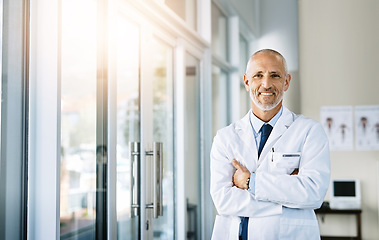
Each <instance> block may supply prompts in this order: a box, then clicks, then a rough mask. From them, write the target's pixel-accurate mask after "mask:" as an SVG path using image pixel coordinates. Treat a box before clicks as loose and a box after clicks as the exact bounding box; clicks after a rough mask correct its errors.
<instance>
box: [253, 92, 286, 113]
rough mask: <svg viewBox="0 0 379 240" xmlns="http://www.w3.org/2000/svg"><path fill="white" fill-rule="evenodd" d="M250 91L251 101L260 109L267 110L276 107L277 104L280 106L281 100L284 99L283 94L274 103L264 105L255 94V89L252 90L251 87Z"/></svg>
mask: <svg viewBox="0 0 379 240" xmlns="http://www.w3.org/2000/svg"><path fill="white" fill-rule="evenodd" d="M249 93H250V98H251V101H253V103H254V104H255V106H257V107H258V108H259V109H260V110H262V111H265V112H267V111H270V110H272V109H274V108H275V107H276V106H278V104H279V103H280V101H281V100H282V99H283V94H282V95H281V96H278V98H277V99H276V100H275V101H274V102H273V103H272V104H268V105H267V104H266V105H263V104H262V103H260V102H259V100H258V99H257V98H255V96H254V95H253V91H251V89H250V91H249Z"/></svg>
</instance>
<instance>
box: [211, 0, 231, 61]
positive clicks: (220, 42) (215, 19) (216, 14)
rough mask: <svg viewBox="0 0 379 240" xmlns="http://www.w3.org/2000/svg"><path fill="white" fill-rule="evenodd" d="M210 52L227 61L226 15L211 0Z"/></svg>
mask: <svg viewBox="0 0 379 240" xmlns="http://www.w3.org/2000/svg"><path fill="white" fill-rule="evenodd" d="M211 14H212V21H211V22H212V54H213V55H216V56H218V57H221V58H222V59H224V60H226V61H227V58H228V41H227V37H228V31H227V17H226V16H225V14H223V12H222V11H221V9H220V8H219V7H218V6H217V5H216V4H215V3H213V2H212V13H211Z"/></svg>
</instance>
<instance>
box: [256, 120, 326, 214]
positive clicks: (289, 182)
mask: <svg viewBox="0 0 379 240" xmlns="http://www.w3.org/2000/svg"><path fill="white" fill-rule="evenodd" d="M301 154H302V155H301V160H300V165H299V173H298V175H293V176H292V175H287V174H281V175H276V174H274V173H270V172H268V171H257V172H256V177H255V198H256V199H257V200H261V201H268V202H274V203H278V204H281V205H283V206H285V207H289V208H299V209H307V208H308V209H316V208H319V207H320V206H321V204H322V202H323V199H324V197H325V194H326V191H327V189H328V186H329V179H330V157H329V143H328V140H327V136H326V134H325V132H324V130H323V129H322V126H321V125H320V124H314V125H313V126H312V127H311V128H310V129H309V131H308V132H307V134H306V137H305V140H304V143H303V147H302V151H301Z"/></svg>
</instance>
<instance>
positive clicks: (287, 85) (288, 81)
mask: <svg viewBox="0 0 379 240" xmlns="http://www.w3.org/2000/svg"><path fill="white" fill-rule="evenodd" d="M290 82H291V74H287V77H286V80H285V82H284V91H287V90H288V88H289V87H290Z"/></svg>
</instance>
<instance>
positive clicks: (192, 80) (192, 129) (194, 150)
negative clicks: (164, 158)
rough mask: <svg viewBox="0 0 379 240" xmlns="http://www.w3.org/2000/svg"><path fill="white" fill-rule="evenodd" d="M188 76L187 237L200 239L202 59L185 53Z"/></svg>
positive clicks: (186, 115) (186, 144) (186, 123)
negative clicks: (200, 77)
mask: <svg viewBox="0 0 379 240" xmlns="http://www.w3.org/2000/svg"><path fill="white" fill-rule="evenodd" d="M185 61H186V78H185V90H186V91H185V109H186V111H185V116H184V119H185V124H184V125H185V126H186V129H185V133H184V135H185V136H186V140H185V143H184V146H185V156H186V157H185V159H184V163H185V169H186V172H185V174H186V176H185V188H186V189H185V193H186V199H187V218H186V220H187V223H186V227H187V236H188V239H201V236H200V232H201V185H200V179H201V174H200V169H201V167H200V166H201V164H200V154H201V152H200V93H199V91H200V86H199V85H200V79H199V76H200V61H199V60H198V59H196V58H194V57H193V56H191V55H190V54H186V58H185Z"/></svg>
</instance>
